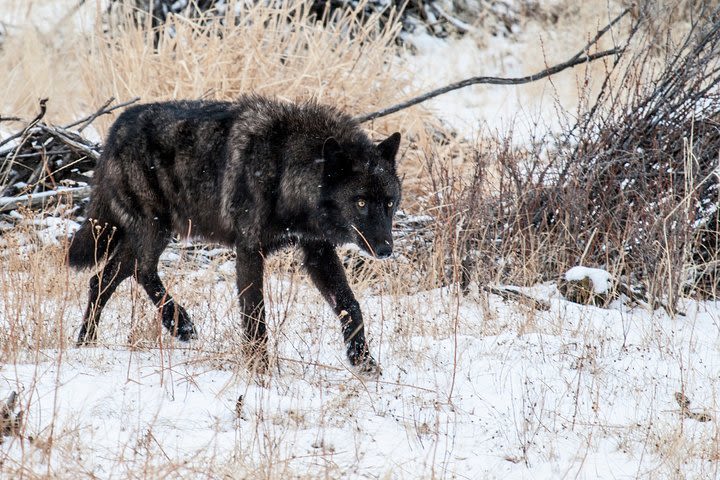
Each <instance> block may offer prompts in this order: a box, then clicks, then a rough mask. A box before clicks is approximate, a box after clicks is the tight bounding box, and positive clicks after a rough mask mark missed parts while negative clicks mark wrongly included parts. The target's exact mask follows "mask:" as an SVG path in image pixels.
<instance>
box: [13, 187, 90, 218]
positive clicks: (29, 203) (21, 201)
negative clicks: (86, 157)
mask: <svg viewBox="0 0 720 480" xmlns="http://www.w3.org/2000/svg"><path fill="white" fill-rule="evenodd" d="M90 190H91V188H90V187H74V188H64V189H58V190H50V191H47V192H40V193H32V194H27V195H18V196H17V197H0V213H2V212H9V211H10V210H15V209H16V208H18V207H23V206H24V207H37V206H39V205H43V204H44V203H45V202H47V201H48V199H50V198H53V197H57V196H58V195H69V196H71V197H72V198H73V199H76V200H77V199H79V198H84V197H87V196H88V195H90Z"/></svg>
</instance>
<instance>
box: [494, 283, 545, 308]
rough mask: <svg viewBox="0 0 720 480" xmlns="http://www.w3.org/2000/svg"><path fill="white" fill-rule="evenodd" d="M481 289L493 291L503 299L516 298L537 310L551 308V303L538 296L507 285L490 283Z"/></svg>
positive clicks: (517, 300) (515, 299)
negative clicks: (496, 285)
mask: <svg viewBox="0 0 720 480" xmlns="http://www.w3.org/2000/svg"><path fill="white" fill-rule="evenodd" d="M480 289H481V290H483V291H484V292H488V293H492V294H493V295H497V296H498V297H501V298H502V299H503V300H514V301H516V302H520V303H525V304H528V305H530V306H531V307H533V308H534V309H536V310H542V311H547V310H550V304H549V303H547V302H545V301H542V300H538V299H537V298H533V297H531V296H530V295H526V294H524V293H522V292H518V291H517V290H514V289H511V288H507V287H493V286H490V285H483V286H482V287H480Z"/></svg>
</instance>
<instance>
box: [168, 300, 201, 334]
mask: <svg viewBox="0 0 720 480" xmlns="http://www.w3.org/2000/svg"><path fill="white" fill-rule="evenodd" d="M162 323H163V325H164V326H165V328H167V329H168V330H169V331H170V333H171V334H172V335H173V336H175V337H177V339H178V340H180V341H182V342H189V341H190V340H193V339H195V338H197V330H195V325H194V324H193V322H192V320H190V315H188V313H187V312H186V311H185V309H184V308H183V307H181V306H180V305H177V304H176V303H174V302H173V303H170V304H166V305H165V306H163V310H162Z"/></svg>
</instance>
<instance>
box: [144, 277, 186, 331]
mask: <svg viewBox="0 0 720 480" xmlns="http://www.w3.org/2000/svg"><path fill="white" fill-rule="evenodd" d="M138 281H139V282H140V284H141V285H142V286H143V288H144V289H145V292H146V293H147V294H148V296H149V297H150V300H152V302H153V303H154V304H155V306H157V307H158V308H159V309H161V312H162V313H161V315H162V323H163V326H165V328H167V329H168V331H170V333H171V334H172V335H174V336H175V337H177V338H178V339H179V340H182V341H183V342H187V341H190V340H191V339H193V338H197V332H196V330H195V325H193V322H192V320H190V315H188V313H187V312H186V311H185V309H184V308H183V307H182V306H180V305H178V304H177V303H175V300H174V299H173V298H172V297H171V296H170V294H169V293H168V292H167V290H166V289H165V285H163V283H162V280H160V276H159V275H158V272H157V268H155V269H153V270H152V271H150V272H138Z"/></svg>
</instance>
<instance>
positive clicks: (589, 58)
mask: <svg viewBox="0 0 720 480" xmlns="http://www.w3.org/2000/svg"><path fill="white" fill-rule="evenodd" d="M628 12H630V8H626V9H625V10H623V11H622V13H620V14H619V15H618V16H617V17H615V18H614V19H613V20H612V21H611V22H610V23H609V24H607V25H606V26H605V27H604V28H602V29H601V30H599V31H598V33H597V34H596V35H595V37H594V38H593V39H592V40H591V41H590V42H589V43H588V44H587V45H585V47H583V49H582V50H580V51H579V52H578V53H576V54H575V55H573V56H572V57H571V58H570V60H568V61H566V62H563V63H560V64H558V65H555V66H552V67H550V68H546V69H545V70H542V71H540V72H538V73H534V74H532V75H527V76H525V77H516V78H502V77H472V78H467V79H465V80H461V81H459V82H455V83H451V84H449V85H446V86H444V87H441V88H438V89H435V90H431V91H429V92H427V93H424V94H422V95H420V96H417V97H414V98H411V99H410V100H407V101H405V102H402V103H398V104H397V105H393V106H391V107H388V108H384V109H382V110H378V111H375V112H372V113H368V114H365V115H359V116H357V117H355V120H356V121H357V122H359V123H364V122H369V121H370V120H375V119H376V118H380V117H385V116H387V115H390V114H392V113H395V112H398V111H400V110H404V109H406V108H409V107H412V106H413V105H417V104H418V103H422V102H425V101H427V100H430V99H431V98H435V97H438V96H440V95H443V94H445V93H448V92H452V91H453V90H458V89H461V88H464V87H468V86H470V85H478V84H484V85H522V84H524V83H530V82H535V81H537V80H541V79H543V78H545V77H549V76H550V75H554V74H556V73H559V72H561V71H563V70H566V69H568V68H571V67H574V66H576V65H580V64H582V63H589V62H593V61H595V60H599V59H601V58H603V57H607V56H610V55H616V54H620V53H622V52H623V51H624V50H625V47H622V48H620V47H615V48H612V49H609V50H604V51H602V52H597V53H593V54H588V53H587V51H588V50H589V49H590V47H592V46H593V45H595V44H596V43H597V42H598V41H599V40H600V38H601V37H602V36H603V35H605V33H607V32H608V31H609V30H610V29H611V28H612V27H613V25H615V24H616V23H617V22H619V21H620V19H621V18H623V17H624V16H625V15H627V14H628Z"/></svg>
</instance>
